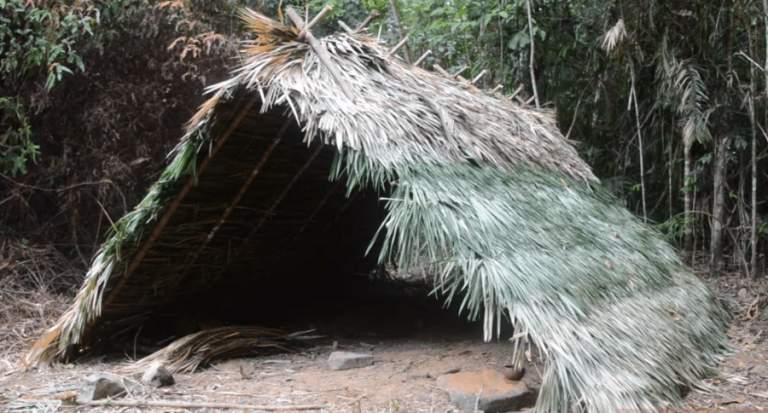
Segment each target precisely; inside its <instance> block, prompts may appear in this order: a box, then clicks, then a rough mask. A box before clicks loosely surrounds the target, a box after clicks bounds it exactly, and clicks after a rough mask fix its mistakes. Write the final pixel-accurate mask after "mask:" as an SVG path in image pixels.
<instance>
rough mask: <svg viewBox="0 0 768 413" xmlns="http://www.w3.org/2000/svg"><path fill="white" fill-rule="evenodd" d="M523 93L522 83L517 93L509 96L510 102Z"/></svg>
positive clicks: (516, 90)
mask: <svg viewBox="0 0 768 413" xmlns="http://www.w3.org/2000/svg"><path fill="white" fill-rule="evenodd" d="M522 91H523V84H522V83H521V84H520V86H518V87H517V89H515V91H514V92H513V93H512V94H511V95H509V100H512V99H514V98H516V97H517V95H518V94H519V93H520V92H522Z"/></svg>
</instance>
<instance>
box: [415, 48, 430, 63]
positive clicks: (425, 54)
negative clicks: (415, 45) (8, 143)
mask: <svg viewBox="0 0 768 413" xmlns="http://www.w3.org/2000/svg"><path fill="white" fill-rule="evenodd" d="M431 54H432V51H431V50H427V51H426V52H424V54H423V55H421V57H420V58H419V60H417V61H416V63H414V64H413V65H414V66H418V65H420V64H422V63H423V62H424V60H425V59H426V58H427V56H429V55H431Z"/></svg>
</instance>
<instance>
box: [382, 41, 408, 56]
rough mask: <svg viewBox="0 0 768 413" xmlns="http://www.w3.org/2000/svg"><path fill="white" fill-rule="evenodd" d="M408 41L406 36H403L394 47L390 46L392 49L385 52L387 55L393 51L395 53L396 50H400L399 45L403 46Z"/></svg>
mask: <svg viewBox="0 0 768 413" xmlns="http://www.w3.org/2000/svg"><path fill="white" fill-rule="evenodd" d="M407 41H408V36H405V38H404V39H403V40H400V43H398V44H396V45H395V47H393V48H392V50H390V51H389V53H387V57H389V56H392V54H393V53H396V52H397V51H398V50H400V48H401V47H403V46H405V43H406V42H407Z"/></svg>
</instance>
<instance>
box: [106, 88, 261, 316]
mask: <svg viewBox="0 0 768 413" xmlns="http://www.w3.org/2000/svg"><path fill="white" fill-rule="evenodd" d="M256 99H258V95H255V96H254V97H253V98H252V99H251V100H250V101H249V102H248V103H247V104H246V105H245V107H244V108H243V109H242V110H240V112H239V113H238V114H237V117H236V118H235V119H234V120H233V121H232V123H231V124H230V125H229V127H228V128H227V129H226V130H225V131H224V133H222V134H221V136H220V137H219V138H218V139H217V140H216V143H215V144H214V145H213V148H211V152H210V154H209V155H208V157H207V158H205V159H204V160H203V162H202V163H201V164H200V168H199V169H198V172H197V176H200V175H202V173H203V171H205V169H206V168H208V164H210V163H211V160H212V159H213V157H215V156H216V154H217V153H218V152H219V149H221V147H222V146H224V143H225V142H226V141H227V138H229V135H231V134H232V132H234V131H235V129H236V128H237V126H238V125H239V124H240V122H242V121H243V118H245V115H246V114H248V112H250V111H251V108H252V107H253V105H254V104H255V103H256ZM197 176H196V175H194V174H193V175H190V177H189V178H188V179H187V182H185V183H184V186H183V187H182V188H181V190H180V191H179V193H178V194H177V195H176V198H174V200H173V202H172V203H171V205H170V206H169V207H168V209H167V210H166V211H165V213H164V214H163V216H162V217H161V218H160V220H159V221H158V222H157V224H156V225H155V228H154V229H153V230H152V233H150V234H149V237H148V238H147V240H146V241H145V242H144V244H143V245H142V246H141V248H140V249H139V251H138V252H137V253H136V255H135V256H134V257H133V259H132V260H131V262H130V263H129V264H128V268H126V270H125V272H124V273H123V275H122V276H121V277H120V280H118V282H117V284H116V285H115V287H114V288H113V289H112V291H111V292H110V293H109V296H107V299H106V300H104V302H103V303H102V305H101V308H102V310H103V309H105V308H107V307H109V305H110V304H112V301H114V300H115V297H117V294H119V293H120V291H121V290H122V289H123V287H124V286H125V283H126V282H128V279H129V278H131V275H132V274H133V272H134V271H135V270H136V268H137V267H138V266H139V263H140V262H141V260H142V258H144V256H145V255H146V254H147V251H149V249H150V248H151V247H152V245H154V243H155V241H157V238H158V237H159V236H160V233H161V232H162V231H163V229H164V228H165V226H166V225H168V222H169V221H170V220H171V217H172V216H173V214H174V213H175V212H176V209H177V208H178V207H179V204H181V201H182V200H183V199H184V197H185V196H187V194H188V193H189V191H190V190H191V189H192V186H194V184H195V181H196V178H197Z"/></svg>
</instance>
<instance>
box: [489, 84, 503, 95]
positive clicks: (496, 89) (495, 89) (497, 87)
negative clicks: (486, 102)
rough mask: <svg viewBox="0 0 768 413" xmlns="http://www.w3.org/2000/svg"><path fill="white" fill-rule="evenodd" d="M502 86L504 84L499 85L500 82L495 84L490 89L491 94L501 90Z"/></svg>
mask: <svg viewBox="0 0 768 413" xmlns="http://www.w3.org/2000/svg"><path fill="white" fill-rule="evenodd" d="M503 87H504V86H503V85H501V84H499V85H496V87H495V88H493V89H491V94H494V93H496V92H498V91H499V90H501V88H503Z"/></svg>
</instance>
